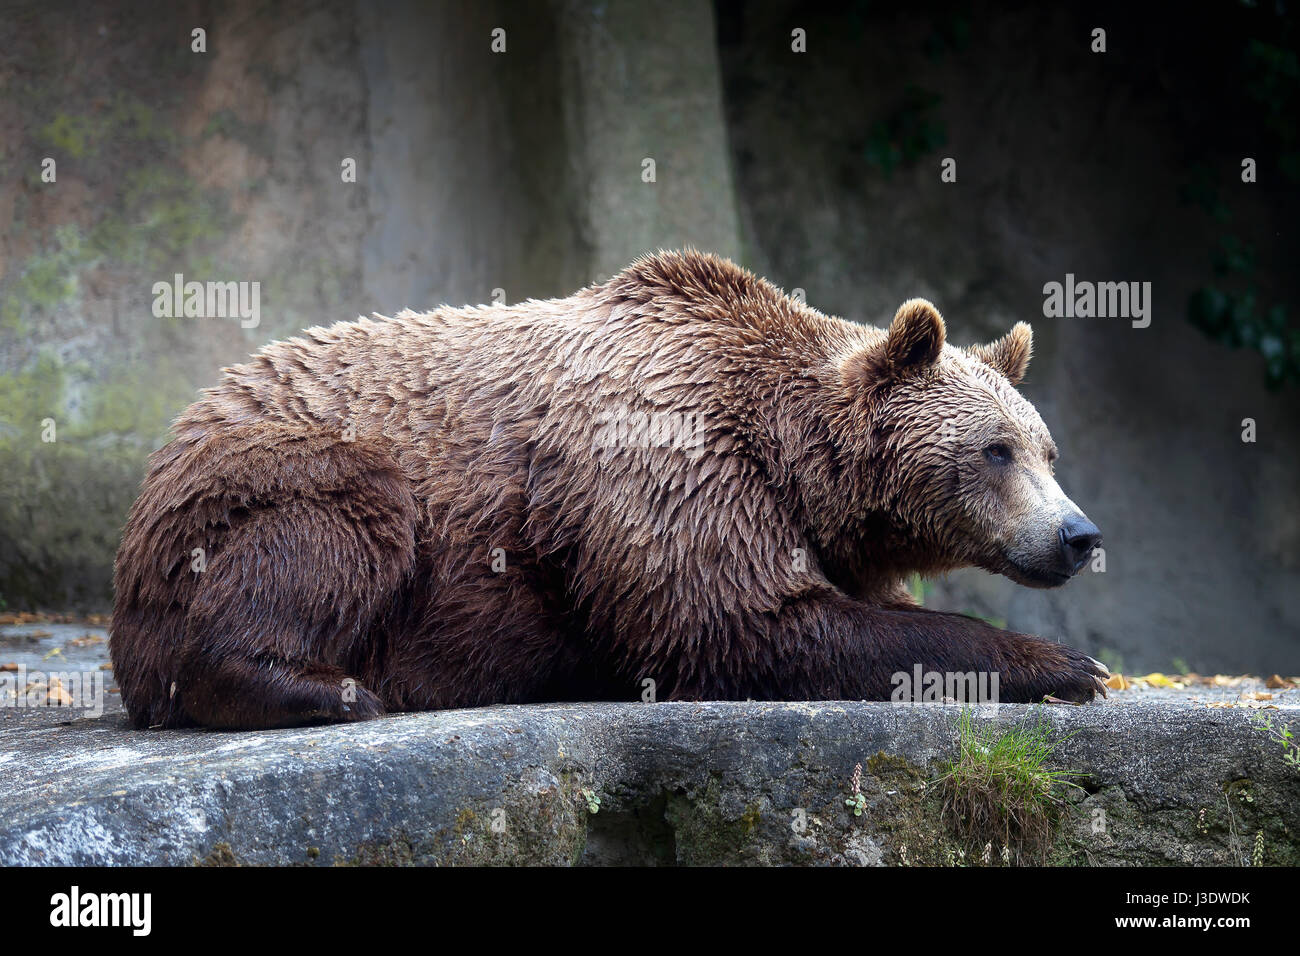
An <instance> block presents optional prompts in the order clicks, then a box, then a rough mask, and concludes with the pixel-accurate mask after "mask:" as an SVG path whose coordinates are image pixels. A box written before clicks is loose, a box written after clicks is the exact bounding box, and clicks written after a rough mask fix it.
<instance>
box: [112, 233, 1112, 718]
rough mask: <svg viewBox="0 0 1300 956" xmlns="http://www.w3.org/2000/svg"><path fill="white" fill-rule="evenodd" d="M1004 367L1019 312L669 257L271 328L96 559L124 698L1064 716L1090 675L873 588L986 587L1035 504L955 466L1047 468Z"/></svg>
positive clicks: (183, 707) (1019, 352)
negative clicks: (949, 310)
mask: <svg viewBox="0 0 1300 956" xmlns="http://www.w3.org/2000/svg"><path fill="white" fill-rule="evenodd" d="M1028 356H1029V335H1028V327H1027V326H1018V327H1017V329H1016V330H1014V331H1013V332H1012V333H1011V334H1010V335H1009V336H1008V337H1007V338H1006V339H1003V340H1002V341H1001V342H1000V343H995V344H994V345H992V346H986V347H983V349H982V350H976V351H974V352H967V351H962V350H958V349H954V348H953V347H952V346H949V345H946V344H945V342H944V327H943V321H942V319H941V318H940V317H939V315H938V313H937V312H936V311H935V310H934V308H933V306H931V305H930V304H929V303H927V302H924V301H922V300H912V301H910V302H908V303H905V304H904V306H903V307H902V309H900V310H899V314H898V316H897V317H896V318H895V321H894V323H893V325H892V326H891V329H890V331H889V332H888V333H887V332H885V331H882V330H878V329H873V328H867V327H864V326H859V325H855V324H852V323H849V322H845V321H842V320H839V319H835V318H830V317H827V316H825V315H822V314H821V313H819V312H817V311H815V310H814V309H811V308H809V307H807V306H805V305H803V304H801V303H799V302H797V301H795V300H793V299H791V298H788V297H786V296H785V295H783V294H782V293H781V292H780V291H779V290H777V289H776V288H774V287H773V286H771V285H769V284H768V283H767V282H765V281H763V280H761V279H758V278H756V277H754V276H753V275H751V274H749V273H748V272H745V271H743V270H742V269H740V268H738V267H737V266H735V265H733V264H732V263H730V262H728V261H725V260H722V259H718V258H715V257H712V256H708V255H704V254H700V253H694V252H685V253H660V254H658V255H655V256H650V257H646V258H643V259H640V260H638V261H637V262H635V263H633V264H632V265H631V266H630V267H628V268H627V269H626V270H624V271H623V272H622V273H620V274H619V275H617V276H615V277H614V278H613V279H611V280H610V281H608V282H606V283H605V284H604V285H600V286H596V287H591V288H587V289H584V290H582V291H580V292H578V293H576V294H574V295H572V296H570V297H568V298H566V299H559V300H552V301H544V302H539V301H528V302H523V303H520V304H518V305H513V306H496V307H491V308H464V309H450V308H443V309H439V310H437V311H434V312H430V313H423V314H416V313H411V312H403V313H402V314H400V315H398V316H396V317H394V318H383V317H375V318H371V319H360V320H357V321H355V322H348V323H339V324H337V325H333V326H331V327H328V328H313V329H309V330H307V331H306V332H305V333H303V335H302V336H301V337H298V338H293V339H289V340H287V341H281V342H275V343H272V344H270V345H268V346H266V347H265V348H264V349H262V350H261V352H260V353H258V354H257V355H255V356H253V358H252V360H251V361H249V362H248V363H246V364H243V365H239V366H235V367H233V368H230V369H227V370H226V371H225V374H224V377H223V380H222V382H221V384H219V385H217V386H216V387H215V388H211V389H208V390H206V391H205V392H204V393H203V397H202V398H201V399H200V400H199V401H198V402H196V403H195V404H194V405H192V406H191V407H190V408H189V409H188V410H187V411H185V412H184V413H183V414H182V415H181V416H180V418H179V419H178V420H177V421H176V423H175V426H174V435H175V437H174V439H173V440H172V441H171V442H170V443H169V444H168V445H167V446H165V447H164V448H162V449H161V450H159V451H158V452H156V453H155V454H154V456H153V457H152V459H151V463H150V469H149V473H148V475H147V477H146V478H145V481H144V486H143V490H142V492H141V494H140V497H139V500H138V501H137V502H136V504H135V507H134V508H133V509H132V511H131V515H130V518H129V520H128V522H127V526H126V529H125V532H124V536H123V540H122V546H121V550H120V551H119V554H118V559H117V566H116V578H115V585H116V598H115V607H114V615H113V627H112V643H111V648H112V657H113V664H114V669H115V673H116V677H117V680H118V683H119V685H120V686H121V689H122V695H123V700H124V703H125V705H126V708H127V711H128V713H129V714H130V716H131V719H132V721H133V722H134V723H135V725H137V726H139V727H152V726H164V727H175V726H186V725H192V724H201V725H206V726H211V727H226V728H251V727H276V726H286V725H294V724H301V723H307V722H312V721H318V720H321V721H338V720H356V719H364V718H368V717H373V716H375V715H377V714H380V713H383V712H385V711H406V710H423V709H431V708H444V707H468V706H475V705H483V704H492V703H500V702H527V701H546V700H560V699H635V698H637V697H638V696H639V695H640V693H641V689H642V684H641V682H642V681H643V680H644V679H645V678H651V679H653V680H654V681H655V684H656V689H657V696H658V698H659V699H661V700H663V699H712V698H719V699H727V698H731V699H744V698H748V697H752V698H757V699H837V698H842V699H864V698H865V699H887V698H888V697H889V695H890V692H891V689H892V687H891V680H890V678H891V675H892V674H894V673H896V672H900V671H901V672H907V673H909V674H910V673H911V672H912V670H913V667H914V665H916V664H920V665H922V667H923V668H924V669H925V670H933V671H940V672H947V671H961V672H966V671H972V670H975V671H996V672H998V674H999V675H1000V686H1001V695H1002V699H1003V700H1018V701H1030V700H1038V699H1041V698H1042V697H1043V696H1044V695H1049V694H1051V695H1056V696H1059V697H1064V698H1068V699H1071V700H1086V699H1090V698H1091V697H1092V696H1093V693H1094V691H1095V690H1096V689H1097V687H1098V683H1099V682H1098V677H1099V676H1100V675H1102V674H1103V673H1104V672H1102V671H1100V670H1099V668H1098V666H1097V665H1095V662H1093V661H1091V660H1090V659H1089V658H1087V657H1084V656H1083V655H1081V654H1078V653H1077V652H1074V651H1072V650H1070V649H1068V648H1066V647H1063V646H1061V645H1058V644H1054V643H1049V642H1044V641H1041V640H1038V639H1036V638H1031V637H1027V636H1024V635H1020V634H1014V633H1010V632H1006V631H1003V630H999V629H996V628H994V627H991V626H989V625H987V624H985V623H982V622H980V621H977V620H974V619H970V618H967V617H963V616H959V615H954V614H943V613H938V612H934V611H928V610H923V609H920V608H918V607H915V606H914V605H913V603H912V602H911V600H910V599H909V598H908V597H907V594H906V591H905V590H904V589H903V587H902V582H903V581H905V580H906V579H907V577H908V576H909V575H911V574H913V573H914V572H920V573H923V574H933V573H936V572H941V571H945V570H948V569H951V568H953V567H958V566H962V565H970V564H977V565H980V566H982V567H986V568H988V569H989V570H993V571H998V572H1002V573H1010V572H1009V571H1008V567H1006V566H1003V564H1000V563H999V562H1002V561H1003V558H1004V555H1005V554H1008V553H1010V554H1015V553H1018V552H1016V551H1015V546H1014V542H1013V541H1011V538H1012V537H1014V534H1012V533H1011V532H1012V531H1014V530H1015V528H1016V527H1019V526H1022V525H1024V524H1025V523H1026V520H1027V519H1026V518H1025V515H1027V514H1031V513H1033V509H1032V508H1030V507H1028V506H1027V505H1025V506H1021V505H1018V504H1017V502H1016V500H1015V498H1016V494H1015V493H1014V492H1008V491H1007V488H1009V487H1010V486H1002V485H998V484H997V479H995V478H992V477H989V476H986V475H984V474H983V473H981V472H979V470H978V469H979V466H978V465H977V464H974V459H973V458H972V459H971V460H970V462H968V461H967V457H966V455H965V451H966V449H967V448H978V447H980V445H981V444H982V443H984V442H985V441H987V440H988V439H989V437H990V436H993V435H995V434H997V435H1005V436H1008V438H1007V440H1010V441H1014V442H1017V443H1018V444H1017V447H1022V446H1023V447H1026V448H1031V447H1032V448H1033V449H1034V454H1038V453H1039V450H1040V449H1042V450H1043V454H1044V455H1047V456H1048V457H1050V454H1051V453H1053V450H1052V449H1051V448H1050V442H1051V439H1050V437H1048V436H1047V433H1046V429H1045V428H1043V427H1042V424H1041V422H1040V421H1039V420H1038V417H1037V415H1036V414H1035V413H1034V412H1033V409H1032V408H1031V407H1030V406H1029V405H1028V404H1027V403H1025V402H1024V400H1023V399H1021V398H1020V396H1019V395H1018V394H1017V393H1015V391H1014V389H1012V388H1011V387H1010V384H1009V382H1008V380H1007V377H1006V376H1010V377H1012V378H1013V379H1017V380H1018V378H1019V377H1020V375H1022V374H1023V372H1024V365H1025V363H1026V362H1027V361H1028ZM665 413H667V416H665ZM672 413H678V414H679V416H685V417H679V418H676V419H674V418H671V417H669V416H671V414H672ZM647 415H648V416H650V417H649V418H647V417H646V416H647ZM646 421H650V422H660V423H662V422H664V421H669V422H681V421H688V422H690V423H692V424H693V425H694V426H695V427H693V428H692V429H691V430H690V431H689V434H687V435H686V436H685V438H683V437H682V435H678V434H668V433H665V432H664V431H663V429H662V428H660V429H656V428H655V427H643V423H644V422H646ZM629 423H631V424H630V425H629ZM945 423H947V424H945ZM953 423H955V425H954V424H953ZM613 426H618V427H613ZM679 431H680V429H679ZM610 436H613V439H614V440H612V441H611V437H610ZM1045 460H1046V458H1044V461H1045ZM1035 467H1038V468H1040V470H1041V468H1043V467H1050V466H1048V465H1042V464H1041V463H1038V464H1036V465H1035ZM1026 474H1028V472H1027V473H1026ZM1031 477H1032V476H1031ZM195 549H202V552H201V554H202V558H203V562H204V563H203V565H202V567H203V569H202V570H200V571H196V570H194V569H193V567H194V563H193V562H194V554H195ZM1017 560H1019V559H1017ZM1015 566H1016V567H1017V568H1020V567H1022V564H1020V563H1017V564H1016V565H1015ZM1013 576H1015V575H1014V574H1013ZM1026 583H1040V582H1038V581H1036V580H1035V581H1027V582H1026Z"/></svg>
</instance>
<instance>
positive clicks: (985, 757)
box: [935, 710, 1079, 861]
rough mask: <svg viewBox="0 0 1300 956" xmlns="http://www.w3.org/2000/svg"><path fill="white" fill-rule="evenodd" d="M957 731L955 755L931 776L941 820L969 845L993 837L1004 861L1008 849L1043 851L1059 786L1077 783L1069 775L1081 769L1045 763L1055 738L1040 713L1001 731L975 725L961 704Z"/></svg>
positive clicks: (1058, 803) (1055, 815) (1059, 803)
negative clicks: (1032, 720)
mask: <svg viewBox="0 0 1300 956" xmlns="http://www.w3.org/2000/svg"><path fill="white" fill-rule="evenodd" d="M957 733H958V755H957V759H956V760H954V761H953V762H952V763H950V764H949V765H948V767H947V769H946V771H945V772H944V773H943V774H942V775H941V776H940V777H939V779H938V780H936V781H935V783H936V785H937V792H938V793H939V795H940V799H941V800H942V802H943V803H942V815H943V816H944V818H945V820H947V821H948V823H949V824H950V826H951V827H952V828H953V830H954V831H955V832H956V834H957V835H958V837H959V838H960V839H962V840H963V841H965V842H966V843H967V844H968V845H969V846H971V847H972V848H975V847H980V846H983V845H984V844H986V843H988V842H991V841H993V840H997V842H999V843H1001V844H1002V845H1003V846H1004V847H1006V848H1007V850H1005V851H1004V853H1003V860H1004V861H1009V859H1010V857H1011V850H1014V851H1015V853H1016V856H1017V857H1021V856H1023V855H1025V854H1027V853H1028V854H1031V855H1036V856H1038V857H1039V858H1040V859H1041V858H1043V857H1045V855H1046V850H1047V847H1048V846H1049V845H1050V843H1051V839H1052V836H1053V834H1054V833H1055V830H1056V824H1057V822H1058V821H1059V819H1060V813H1061V809H1062V807H1063V806H1064V800H1063V799H1062V797H1061V794H1060V791H1061V790H1062V788H1064V787H1075V788H1078V784H1076V783H1074V782H1073V781H1072V780H1071V779H1070V778H1072V777H1076V776H1079V774H1077V773H1074V772H1072V771H1068V770H1054V769H1051V768H1049V766H1048V763H1049V761H1050V759H1051V757H1052V754H1053V752H1054V750H1055V747H1056V743H1055V742H1053V740H1052V739H1051V733H1050V729H1049V728H1048V726H1047V725H1046V723H1045V721H1043V720H1042V718H1041V715H1040V717H1039V720H1038V722H1037V723H1032V724H1022V725H1021V726H1018V727H1012V728H1010V729H1008V730H1002V731H1000V730H998V729H997V728H995V727H988V728H980V727H977V726H975V722H974V720H973V719H972V717H971V712H970V711H969V710H963V711H962V713H961V717H960V718H958V721H957ZM976 852H978V851H976ZM962 859H964V856H963V857H962Z"/></svg>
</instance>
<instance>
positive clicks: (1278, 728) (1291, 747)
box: [1255, 714, 1300, 772]
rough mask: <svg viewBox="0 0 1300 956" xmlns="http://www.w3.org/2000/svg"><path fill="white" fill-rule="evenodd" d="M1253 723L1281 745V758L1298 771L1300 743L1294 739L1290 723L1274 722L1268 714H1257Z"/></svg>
mask: <svg viewBox="0 0 1300 956" xmlns="http://www.w3.org/2000/svg"><path fill="white" fill-rule="evenodd" d="M1255 723H1256V724H1258V725H1259V726H1260V728H1261V729H1263V730H1264V732H1265V733H1267V734H1268V735H1269V736H1270V737H1271V738H1273V739H1274V740H1276V741H1277V742H1278V743H1279V744H1281V745H1282V759H1283V760H1285V761H1286V762H1287V763H1288V764H1290V765H1291V767H1293V768H1294V769H1295V770H1296V771H1297V772H1300V743H1298V742H1297V741H1296V738H1295V734H1294V733H1293V732H1292V730H1291V725H1290V724H1283V723H1276V722H1274V720H1273V717H1272V715H1270V714H1258V715H1256V717H1255Z"/></svg>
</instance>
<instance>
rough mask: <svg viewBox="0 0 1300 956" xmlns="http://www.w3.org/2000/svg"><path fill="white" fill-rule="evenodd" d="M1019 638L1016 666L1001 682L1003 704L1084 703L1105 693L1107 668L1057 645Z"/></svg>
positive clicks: (1035, 639) (1108, 674)
mask: <svg viewBox="0 0 1300 956" xmlns="http://www.w3.org/2000/svg"><path fill="white" fill-rule="evenodd" d="M1022 640H1023V641H1024V643H1023V644H1021V645H1020V646H1019V647H1017V648H1016V653H1015V657H1016V658H1017V664H1018V665H1020V666H1017V667H1013V668H1011V673H1010V674H1009V675H1008V676H1009V677H1010V679H1009V680H1005V679H1004V682H1003V686H1002V694H1001V697H1002V700H1003V702H1004V703H1017V704H1036V703H1039V702H1040V701H1044V700H1046V701H1051V702H1056V703H1071V704H1086V703H1088V702H1089V701H1091V700H1093V699H1094V698H1095V697H1096V696H1097V695H1098V694H1100V695H1101V696H1102V697H1105V696H1106V681H1107V679H1108V678H1109V677H1110V671H1108V670H1106V667H1105V665H1104V664H1102V663H1101V662H1100V661H1097V660H1094V659H1093V658H1091V657H1089V656H1088V655H1087V654H1083V653H1080V652H1079V651H1076V650H1074V649H1073V648H1070V647H1065V646H1063V645H1060V644H1052V643H1049V642H1047V641H1042V640H1038V639H1037V638H1024V639H1022Z"/></svg>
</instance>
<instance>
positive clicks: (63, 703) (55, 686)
mask: <svg viewBox="0 0 1300 956" xmlns="http://www.w3.org/2000/svg"><path fill="white" fill-rule="evenodd" d="M45 700H46V701H47V702H48V703H51V704H56V705H58V706H59V707H71V706H72V705H73V703H74V701H73V699H72V695H71V694H69V693H68V692H67V691H66V690H64V689H63V681H61V680H59V679H58V678H57V677H51V678H50V686H49V690H47V691H46V694H45Z"/></svg>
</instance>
